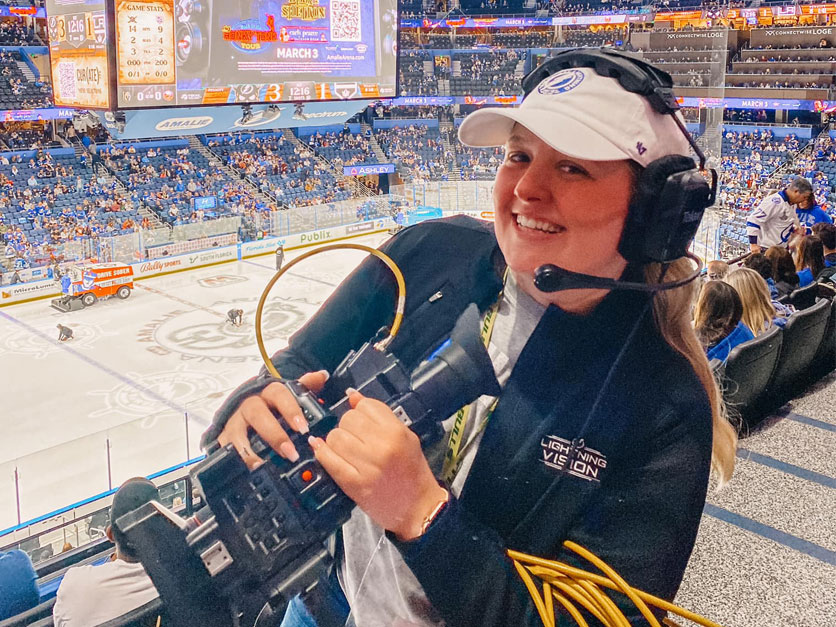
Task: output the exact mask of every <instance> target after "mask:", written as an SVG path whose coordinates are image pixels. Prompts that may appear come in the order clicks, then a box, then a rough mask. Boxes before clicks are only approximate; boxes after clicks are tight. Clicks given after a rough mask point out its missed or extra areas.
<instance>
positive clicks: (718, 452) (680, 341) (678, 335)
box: [644, 257, 737, 487]
mask: <svg viewBox="0 0 836 627" xmlns="http://www.w3.org/2000/svg"><path fill="white" fill-rule="evenodd" d="M693 272H694V263H693V262H692V261H691V260H690V259H687V258H685V257H683V258H681V259H678V260H676V261H675V262H673V263H671V264H669V265H668V269H667V271H666V272H665V275H664V277H663V280H664V281H665V282H667V281H678V280H680V279H684V278H685V277H687V276H689V275H690V274H692V273H693ZM660 273H661V265H660V264H658V263H654V264H648V265H647V266H645V270H644V274H645V281H646V282H647V283H651V284H653V283H659V276H660ZM696 284H697V282H696V281H692V282H691V283H689V284H688V285H685V286H683V287H679V288H676V289H673V290H666V291H663V292H657V293H656V294H655V296H654V297H653V318H654V320H655V322H656V327H657V328H658V329H659V333H660V334H661V335H662V337H663V338H664V339H665V341H666V342H667V343H668V344H669V345H670V346H671V347H672V348H673V349H674V350H676V351H677V352H678V353H680V354H681V355H682V356H683V357H685V359H687V360H688V362H689V363H690V364H691V367H692V368H693V369H694V372H695V373H696V375H697V377H698V378H699V380H700V382H701V383H702V385H703V387H704V388H705V392H706V394H707V395H708V400H709V402H710V403H711V422H712V431H713V442H712V447H711V466H712V468H713V469H714V471H715V472H716V473H717V475H718V479H719V481H718V487H722V485H723V484H725V483H726V482H727V481H728V480H729V479H731V476H732V472H733V471H734V460H735V453H736V451H737V431H736V430H735V428H734V427H733V426H732V425H731V423H730V422H729V420H728V418H727V413H726V404H725V403H724V402H723V395H722V393H721V392H720V387H719V385H718V384H717V381H716V380H715V378H714V374H713V373H712V372H711V367H710V366H709V365H708V359H707V358H706V356H705V350H704V349H703V347H702V345H701V344H700V342H699V340H698V339H697V336H696V333H694V328H693V326H692V324H691V304H692V303H693V301H694V294H695V291H696Z"/></svg>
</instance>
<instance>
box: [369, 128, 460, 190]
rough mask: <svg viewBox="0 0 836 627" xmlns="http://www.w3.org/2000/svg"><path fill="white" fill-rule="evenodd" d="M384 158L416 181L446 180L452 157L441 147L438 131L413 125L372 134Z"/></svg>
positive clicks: (442, 145) (442, 144)
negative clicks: (398, 165)
mask: <svg viewBox="0 0 836 627" xmlns="http://www.w3.org/2000/svg"><path fill="white" fill-rule="evenodd" d="M375 138H376V139H377V142H378V143H379V144H380V146H381V147H382V148H383V151H384V152H385V153H386V155H387V156H388V157H389V158H390V159H392V160H393V161H395V162H397V163H399V164H400V165H401V166H402V167H403V168H404V169H405V170H407V171H408V172H410V173H411V175H412V176H413V177H415V178H420V179H425V180H433V179H446V178H447V177H448V174H449V170H448V164H449V163H451V162H452V161H454V158H453V154H452V153H451V152H450V151H449V149H448V148H447V147H445V146H444V143H443V140H442V138H441V134H440V133H439V131H438V129H437V128H431V127H427V126H420V125H412V126H400V127H398V128H393V129H383V130H378V131H375Z"/></svg>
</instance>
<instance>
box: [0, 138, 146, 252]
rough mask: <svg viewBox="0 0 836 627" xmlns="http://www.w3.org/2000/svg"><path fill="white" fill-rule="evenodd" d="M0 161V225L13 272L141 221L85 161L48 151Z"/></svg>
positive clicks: (126, 230) (113, 187) (107, 182)
mask: <svg viewBox="0 0 836 627" xmlns="http://www.w3.org/2000/svg"><path fill="white" fill-rule="evenodd" d="M7 154H8V153H5V154H2V155H0V186H2V191H0V224H2V227H3V228H4V229H5V231H6V232H5V240H6V242H7V243H12V244H13V245H14V247H15V248H16V250H17V252H18V267H20V268H24V267H28V266H36V265H44V264H49V263H52V262H54V261H55V260H56V259H58V260H60V259H61V258H62V256H63V252H62V250H63V245H64V244H66V243H67V242H70V241H72V240H75V239H78V238H97V237H101V236H104V235H109V234H119V233H127V232H131V231H133V230H134V229H136V228H137V227H138V226H139V225H140V224H141V221H142V217H141V216H140V215H139V213H138V212H137V209H136V206H135V205H134V204H132V203H130V202H127V200H126V198H125V197H124V195H123V194H121V193H120V192H119V190H118V189H116V187H115V186H114V185H113V183H112V182H109V181H107V180H106V179H105V178H102V177H97V175H96V174H95V173H94V170H93V169H92V167H91V166H90V165H89V162H88V161H79V160H78V159H77V158H76V156H75V155H59V156H53V155H52V154H50V153H49V152H48V151H46V152H45V151H39V152H37V153H36V152H34V151H27V152H24V153H17V154H14V156H12V157H11V158H9V157H8V156H7Z"/></svg>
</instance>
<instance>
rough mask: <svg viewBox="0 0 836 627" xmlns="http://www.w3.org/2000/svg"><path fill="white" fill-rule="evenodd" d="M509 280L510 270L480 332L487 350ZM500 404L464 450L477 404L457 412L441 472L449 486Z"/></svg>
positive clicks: (491, 409)
mask: <svg viewBox="0 0 836 627" xmlns="http://www.w3.org/2000/svg"><path fill="white" fill-rule="evenodd" d="M507 278H508V269H507V268H506V269H505V276H503V277H502V291H500V292H499V296H498V297H497V299H496V302H495V303H494V304H493V305H492V306H491V308H490V309H488V311H487V312H485V318H484V320H482V328H481V330H480V331H479V335H480V336H481V338H482V343H483V344H484V345H485V348H486V349H487V348H488V345H489V344H490V342H491V334H493V326H494V323H496V315H497V313H498V312H499V305H500V303H501V302H502V293H503V291H504V290H505V281H506V279H507ZM498 402H499V397H497V398H495V399H494V401H493V403H491V406H490V407H489V408H488V411H487V412H486V413H485V417H484V418H482V422H480V423H479V427H478V428H477V429H476V432H475V433H474V434H473V436H472V437H471V438H470V440H469V441H468V443H467V444H466V445H465V446H464V448H462V439H463V438H464V428H465V426H466V425H467V420H468V418H470V412H471V411H472V409H473V406H474V405H475V403H471V404H470V405H465V406H464V407H462V408H461V409H460V410H459V411H457V412H456V419H455V421H454V422H453V429H452V431H450V439H449V440H448V442H447V452H446V453H445V455H444V467H443V468H442V470H441V479H442V481H444V483H446V484H447V485H448V486H450V485H452V483H453V479H454V478H455V476H456V474H457V473H458V472H459V469H460V468H461V465H462V461H463V460H464V455H465V453H466V452H467V450H468V449H469V448H470V445H471V444H473V442H474V441H475V440H476V439H477V438H478V436H479V434H480V433H482V431H484V429H485V427H487V426H488V420H490V418H491V416H492V415H493V410H494V409H496V404H497V403H498Z"/></svg>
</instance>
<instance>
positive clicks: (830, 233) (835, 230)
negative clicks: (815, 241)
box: [816, 224, 836, 281]
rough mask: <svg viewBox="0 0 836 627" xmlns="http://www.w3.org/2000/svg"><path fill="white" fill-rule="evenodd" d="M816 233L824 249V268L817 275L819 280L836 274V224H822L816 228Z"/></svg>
mask: <svg viewBox="0 0 836 627" xmlns="http://www.w3.org/2000/svg"><path fill="white" fill-rule="evenodd" d="M816 235H818V236H819V239H820V240H821V243H822V248H823V249H824V270H822V271H821V272H820V273H819V275H818V276H817V277H816V280H817V281H820V280H821V279H829V278H830V277H832V276H833V275H834V274H836V225H834V224H822V225H821V226H819V228H818V229H816Z"/></svg>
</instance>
